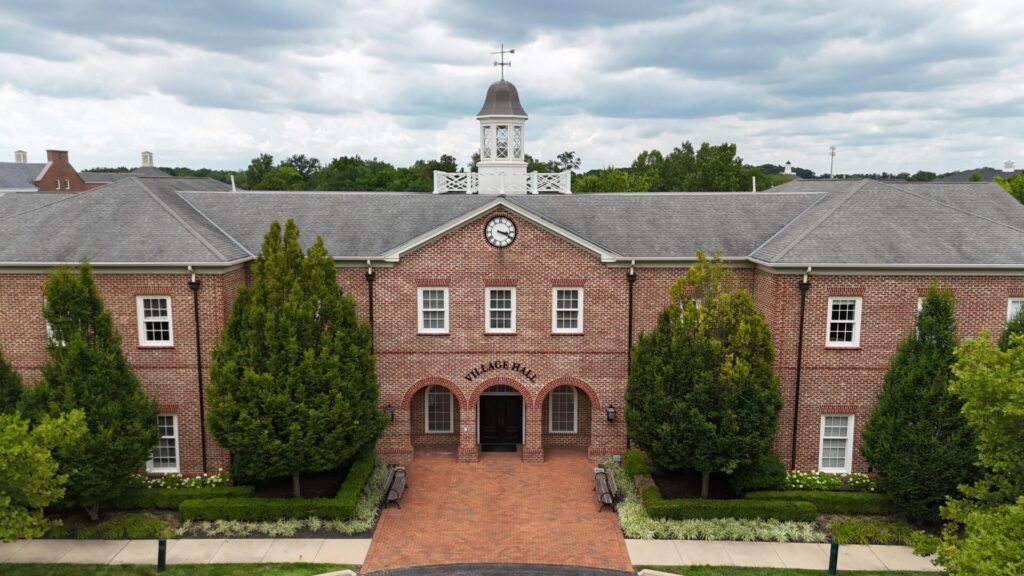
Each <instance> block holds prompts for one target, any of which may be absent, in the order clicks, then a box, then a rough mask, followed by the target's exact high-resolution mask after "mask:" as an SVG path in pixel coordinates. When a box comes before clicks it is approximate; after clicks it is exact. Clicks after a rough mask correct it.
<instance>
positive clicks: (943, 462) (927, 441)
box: [861, 286, 977, 522]
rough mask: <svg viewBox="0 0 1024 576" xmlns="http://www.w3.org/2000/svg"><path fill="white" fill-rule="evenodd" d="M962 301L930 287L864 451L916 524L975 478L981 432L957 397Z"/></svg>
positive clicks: (931, 517)
mask: <svg viewBox="0 0 1024 576" xmlns="http://www.w3.org/2000/svg"><path fill="white" fill-rule="evenodd" d="M953 308H954V301H953V296H952V295H951V294H950V293H949V292H948V291H940V290H938V289H937V288H936V287H935V286H932V287H930V288H929V289H928V295H927V296H926V297H925V299H924V304H923V305H922V308H921V312H920V313H918V315H917V330H916V331H915V333H914V334H912V335H910V336H909V337H907V339H906V340H904V341H903V342H902V343H901V344H900V346H899V348H897V350H896V354H895V356H894V357H893V359H892V363H891V364H890V366H889V371H888V372H886V375H885V381H884V383H883V385H882V395H881V397H880V398H879V400H878V405H877V406H876V407H875V410H874V412H873V413H872V414H871V418H870V419H869V420H868V423H867V426H865V428H864V444H863V446H862V447H861V452H862V453H863V454H864V457H865V458H867V460H868V462H870V463H871V466H872V467H873V468H874V470H875V471H876V472H877V473H878V479H879V484H880V485H881V486H882V488H883V489H884V490H885V491H886V493H887V494H888V495H889V497H890V498H891V499H892V501H893V503H894V505H895V506H896V508H897V509H898V510H899V511H901V512H902V513H904V514H906V515H907V517H909V518H910V519H912V520H914V521H915V522H935V521H937V520H938V519H939V507H940V506H941V505H942V503H943V502H944V501H945V499H946V496H949V495H952V494H954V493H955V492H956V487H957V486H958V485H959V484H963V483H967V482H971V481H973V480H974V479H975V478H976V476H977V472H976V468H975V466H974V461H975V458H976V457H977V451H976V449H975V444H974V434H973V433H972V432H971V430H970V428H969V427H968V425H967V420H966V419H965V418H964V416H963V414H961V411H960V410H961V407H962V406H963V403H962V402H961V401H960V400H959V399H957V398H956V397H955V396H953V395H952V394H951V393H950V392H949V383H950V380H951V378H952V375H953V372H952V366H953V363H954V362H955V361H956V345H957V342H956V322H955V320H954V318H953Z"/></svg>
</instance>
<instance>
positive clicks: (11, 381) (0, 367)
mask: <svg viewBox="0 0 1024 576" xmlns="http://www.w3.org/2000/svg"><path fill="white" fill-rule="evenodd" d="M24 392H25V388H24V387H23V386H22V385H21V375H20V374H18V373H17V372H15V371H14V370H13V369H12V368H11V365H10V364H8V363H7V360H5V359H4V354H3V351H0V414H8V413H11V412H14V411H15V410H17V409H18V403H19V402H20V401H21V396H22V394H23V393H24Z"/></svg>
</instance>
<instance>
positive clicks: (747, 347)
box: [626, 253, 782, 497]
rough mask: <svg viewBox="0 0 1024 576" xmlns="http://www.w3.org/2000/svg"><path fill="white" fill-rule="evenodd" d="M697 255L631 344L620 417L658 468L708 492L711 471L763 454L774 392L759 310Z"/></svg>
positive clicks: (774, 418)
mask: <svg viewBox="0 0 1024 576" xmlns="http://www.w3.org/2000/svg"><path fill="white" fill-rule="evenodd" d="M697 258H698V261H697V262H696V263H695V264H694V265H693V266H692V267H691V268H690V269H689V270H688V271H687V273H686V276H685V277H684V278H681V279H680V280H678V281H677V282H676V283H675V284H674V285H673V287H672V295H673V300H674V301H675V302H677V303H674V304H672V305H670V306H669V307H667V308H666V309H665V310H664V311H663V312H662V313H661V315H660V316H659V317H658V322H657V324H656V325H655V327H654V330H653V331H652V332H651V333H650V334H642V335H641V336H640V340H639V342H638V343H637V345H636V347H635V348H634V350H633V356H632V358H631V362H632V367H631V371H630V376H629V383H628V386H627V388H626V423H627V425H628V427H629V434H630V437H631V438H633V439H634V440H635V441H636V442H637V444H638V445H639V446H640V447H641V448H643V449H644V450H645V451H646V452H647V454H648V455H649V456H650V458H651V461H652V462H653V463H654V464H655V465H657V466H658V467H660V468H663V469H665V470H679V469H682V468H692V469H695V470H698V471H700V472H701V475H702V483H701V496H702V497H707V495H708V487H709V480H710V476H711V473H712V472H725V473H732V472H733V471H735V470H736V469H737V468H738V467H739V466H742V465H745V464H748V463H751V462H753V461H754V460H755V459H756V458H757V457H758V456H760V455H763V454H765V453H769V452H771V449H772V439H773V437H774V434H775V427H776V425H777V422H778V414H779V409H780V408H781V406H782V397H781V395H780V394H779V389H778V380H777V378H776V377H775V372H774V368H773V365H774V355H775V353H774V349H773V348H772V341H771V334H770V333H769V331H768V325H767V323H766V322H765V320H764V316H763V315H762V314H761V313H760V312H758V311H757V309H756V308H755V307H754V301H753V299H752V298H751V297H750V294H749V293H747V292H746V291H745V290H736V289H734V286H733V284H734V279H733V277H732V274H731V273H729V271H727V270H726V269H725V266H724V264H723V262H722V260H721V258H720V257H718V256H716V257H715V259H714V260H712V261H709V260H708V259H707V258H706V257H705V256H704V254H702V253H698V254H697Z"/></svg>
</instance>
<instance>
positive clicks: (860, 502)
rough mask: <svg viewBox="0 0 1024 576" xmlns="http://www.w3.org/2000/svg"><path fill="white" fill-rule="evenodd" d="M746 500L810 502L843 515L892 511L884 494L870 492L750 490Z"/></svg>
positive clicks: (881, 513) (882, 513)
mask: <svg viewBox="0 0 1024 576" xmlns="http://www.w3.org/2000/svg"><path fill="white" fill-rule="evenodd" d="M747 499H748V500H759V501H764V502H810V503H811V504H813V505H814V507H815V508H817V509H818V512H819V513H821V514H842V515H845V516H885V515H887V514H892V513H893V508H892V504H891V503H890V502H889V498H888V496H886V495H885V494H875V493H872V492H825V491H820V490H785V491H773V492H772V491H770V492H750V493H749V494H747Z"/></svg>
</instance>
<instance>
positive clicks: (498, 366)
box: [466, 360, 537, 382]
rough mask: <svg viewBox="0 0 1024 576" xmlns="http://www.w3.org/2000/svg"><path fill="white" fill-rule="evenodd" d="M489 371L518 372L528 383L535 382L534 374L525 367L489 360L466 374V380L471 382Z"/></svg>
mask: <svg viewBox="0 0 1024 576" xmlns="http://www.w3.org/2000/svg"><path fill="white" fill-rule="evenodd" d="M491 370H510V371H512V372H518V373H519V374H521V375H522V376H523V377H524V378H526V379H527V380H529V381H530V382H534V381H536V380H537V373H536V372H534V371H533V370H530V369H529V368H527V367H526V366H523V365H522V364H520V363H519V362H511V361H509V360H491V361H490V362H488V363H486V364H481V365H479V366H477V367H476V368H473V369H472V370H470V371H469V372H466V380H469V381H470V382H472V381H473V380H476V379H477V378H479V377H480V376H483V375H484V374H486V373H487V372H490V371H491Z"/></svg>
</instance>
